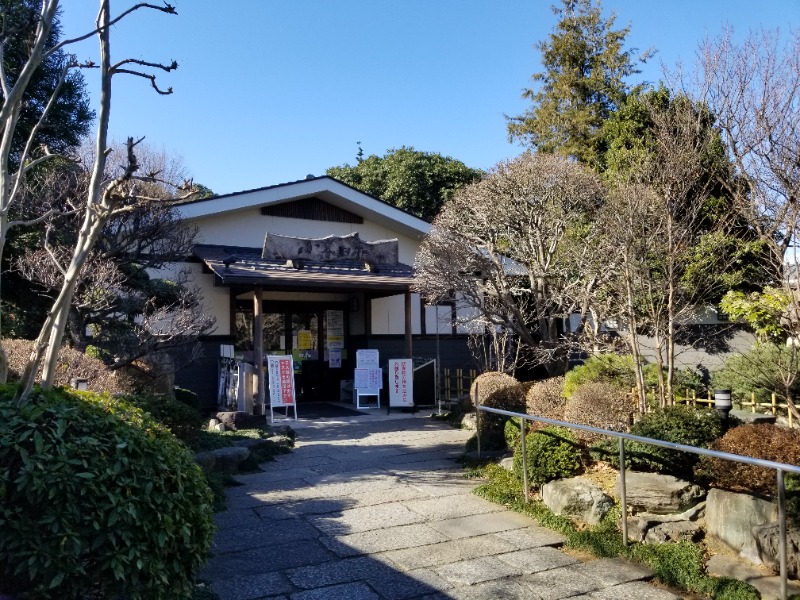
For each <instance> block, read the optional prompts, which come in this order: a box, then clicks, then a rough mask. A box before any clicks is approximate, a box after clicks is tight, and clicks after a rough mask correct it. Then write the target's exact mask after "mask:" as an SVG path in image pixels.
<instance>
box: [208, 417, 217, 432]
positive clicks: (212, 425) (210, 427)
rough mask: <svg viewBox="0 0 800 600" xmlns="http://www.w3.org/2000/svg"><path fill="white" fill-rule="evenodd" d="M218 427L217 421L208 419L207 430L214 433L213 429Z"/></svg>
mask: <svg viewBox="0 0 800 600" xmlns="http://www.w3.org/2000/svg"><path fill="white" fill-rule="evenodd" d="M217 425H219V419H210V420H209V421H208V430H209V431H214V428H215V427H216V426H217Z"/></svg>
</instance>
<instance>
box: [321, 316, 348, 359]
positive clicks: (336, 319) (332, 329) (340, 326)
mask: <svg viewBox="0 0 800 600" xmlns="http://www.w3.org/2000/svg"><path fill="white" fill-rule="evenodd" d="M325 321H326V325H327V330H326V339H327V342H328V349H329V350H331V349H334V348H344V311H343V310H327V311H325Z"/></svg>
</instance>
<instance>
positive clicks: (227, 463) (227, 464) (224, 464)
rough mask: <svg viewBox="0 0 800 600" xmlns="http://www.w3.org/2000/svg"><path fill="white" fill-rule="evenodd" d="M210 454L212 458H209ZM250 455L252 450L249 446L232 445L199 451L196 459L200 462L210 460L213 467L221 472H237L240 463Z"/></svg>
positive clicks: (203, 462)
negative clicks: (238, 446)
mask: <svg viewBox="0 0 800 600" xmlns="http://www.w3.org/2000/svg"><path fill="white" fill-rule="evenodd" d="M209 456H210V457H211V458H209ZM249 457H250V450H248V449H247V448H237V447H236V446H230V447H228V448H217V449H216V450H209V451H208V452H198V453H197V454H196V455H195V459H196V460H197V462H198V463H199V464H201V465H202V464H205V463H207V462H208V461H209V460H213V462H211V465H212V467H211V469H213V470H214V471H217V472H220V473H236V472H237V471H238V470H239V465H240V464H241V463H242V462H244V461H245V460H247V459H248V458H249Z"/></svg>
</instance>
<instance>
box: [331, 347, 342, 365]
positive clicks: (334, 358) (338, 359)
mask: <svg viewBox="0 0 800 600" xmlns="http://www.w3.org/2000/svg"><path fill="white" fill-rule="evenodd" d="M328 367H329V368H331V369H341V368H342V351H341V350H340V349H339V348H331V349H330V350H328Z"/></svg>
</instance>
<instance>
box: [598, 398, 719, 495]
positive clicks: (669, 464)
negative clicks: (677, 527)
mask: <svg viewBox="0 0 800 600" xmlns="http://www.w3.org/2000/svg"><path fill="white" fill-rule="evenodd" d="M631 433H632V434H633V435H639V436H642V437H648V438H654V439H657V440H664V441H665V442H673V443H676V444H686V445H688V446H697V447H700V448H708V447H709V446H710V445H711V444H712V443H713V442H714V441H715V440H716V439H717V438H719V437H720V436H721V435H722V421H721V419H720V417H719V414H718V413H717V412H716V411H715V410H711V409H706V408H700V409H697V408H693V407H689V406H670V407H667V408H663V409H659V410H655V411H653V412H649V413H647V414H646V415H644V416H642V418H641V419H640V420H639V421H637V422H636V423H635V424H634V425H633V427H631ZM618 448H619V445H618V442H617V440H603V441H602V442H599V443H598V444H597V445H596V446H595V447H594V448H593V449H592V450H593V454H594V451H597V452H598V454H599V455H600V456H601V457H602V458H604V459H605V460H607V461H608V462H610V463H611V464H612V465H614V466H615V467H617V468H619V450H618ZM699 458H700V457H699V456H698V455H697V454H692V453H689V452H680V451H678V450H670V449H668V448H660V447H658V446H651V445H649V444H643V443H640V442H625V463H626V466H627V467H628V468H630V469H635V470H637V471H654V472H656V473H664V474H667V475H674V476H675V477H680V478H683V479H688V478H691V477H692V473H693V470H694V466H695V465H696V464H697V461H698V460H699Z"/></svg>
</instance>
